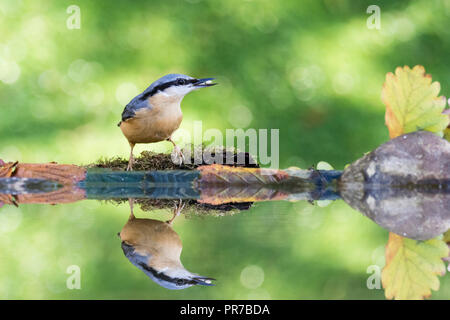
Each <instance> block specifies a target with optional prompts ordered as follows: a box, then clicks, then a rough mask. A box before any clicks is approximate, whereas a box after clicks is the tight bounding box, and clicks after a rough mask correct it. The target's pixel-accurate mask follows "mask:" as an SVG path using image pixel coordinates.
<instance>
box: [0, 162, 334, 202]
mask: <svg viewBox="0 0 450 320" xmlns="http://www.w3.org/2000/svg"><path fill="white" fill-rule="evenodd" d="M0 170H2V171H1V172H4V176H9V177H12V179H17V178H22V179H24V180H25V179H43V181H54V182H57V183H58V184H60V185H61V188H60V189H58V190H53V191H51V192H46V193H43V192H36V191H35V190H29V191H30V192H28V193H27V192H23V190H21V191H20V192H13V193H12V194H13V195H14V196H15V198H16V201H17V202H18V203H67V202H73V201H77V200H81V199H84V198H90V199H118V198H122V199H123V198H146V199H198V201H200V202H202V203H206V204H212V205H218V204H224V203H234V202H253V201H268V200H282V199H289V200H298V199H307V200H315V199H320V198H327V199H335V198H336V197H337V194H336V192H335V191H333V190H332V189H333V188H328V186H329V185H331V184H330V183H331V182H332V181H334V180H336V179H337V178H338V177H339V176H340V172H339V171H333V170H331V171H317V170H300V169H294V168H292V169H287V170H273V169H260V168H255V167H251V168H248V167H235V166H226V165H203V166H200V167H198V168H196V169H193V170H157V171H133V172H127V171H111V170H108V169H99V168H92V169H87V170H86V169H84V168H81V167H77V166H74V165H59V164H55V163H50V164H11V163H9V164H3V165H2V166H0ZM12 179H10V180H12ZM3 190H5V188H3ZM6 190H8V188H6ZM0 193H2V185H1V184H0ZM3 193H5V192H3ZM4 202H5V203H6V202H8V203H10V202H11V201H6V199H5V201H4Z"/></svg>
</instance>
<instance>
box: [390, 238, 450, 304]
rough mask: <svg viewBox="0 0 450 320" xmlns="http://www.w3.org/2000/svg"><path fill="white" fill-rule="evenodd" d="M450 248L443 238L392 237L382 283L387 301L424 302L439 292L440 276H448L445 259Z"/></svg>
mask: <svg viewBox="0 0 450 320" xmlns="http://www.w3.org/2000/svg"><path fill="white" fill-rule="evenodd" d="M448 254H449V248H448V246H447V244H446V243H445V242H444V241H443V240H441V239H431V240H427V241H417V240H412V239H407V238H403V237H401V236H398V235H396V234H394V233H390V234H389V241H388V244H387V245H386V266H385V267H384V269H383V272H382V283H383V287H384V288H385V295H386V298H388V299H393V298H395V299H398V300H403V299H408V300H409V299H416V300H417V299H423V298H426V297H429V296H430V295H431V289H432V290H438V289H439V279H438V277H437V276H438V275H443V274H444V273H445V264H444V262H443V261H442V258H444V257H447V256H448Z"/></svg>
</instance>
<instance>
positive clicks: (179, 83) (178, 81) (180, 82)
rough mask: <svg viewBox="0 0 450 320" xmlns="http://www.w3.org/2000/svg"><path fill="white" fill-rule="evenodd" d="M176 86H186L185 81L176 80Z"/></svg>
mask: <svg viewBox="0 0 450 320" xmlns="http://www.w3.org/2000/svg"><path fill="white" fill-rule="evenodd" d="M177 84H178V85H180V86H182V85H184V84H186V80H184V79H178V80H177Z"/></svg>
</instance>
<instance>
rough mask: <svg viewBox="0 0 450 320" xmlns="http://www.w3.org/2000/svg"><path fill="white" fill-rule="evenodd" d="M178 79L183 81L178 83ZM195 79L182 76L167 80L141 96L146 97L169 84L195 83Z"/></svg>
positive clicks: (169, 85)
mask: <svg viewBox="0 0 450 320" xmlns="http://www.w3.org/2000/svg"><path fill="white" fill-rule="evenodd" d="M180 80H183V82H184V83H180ZM197 81H198V80H197V79H184V78H178V79H176V80H173V81H169V82H166V83H162V84H160V85H158V86H156V87H154V88H153V89H152V90H151V91H149V92H146V93H145V94H143V96H142V98H144V99H146V98H148V97H151V96H153V95H154V94H155V93H157V92H158V91H163V90H165V89H167V88H169V87H171V86H176V85H186V84H189V83H195V82H197Z"/></svg>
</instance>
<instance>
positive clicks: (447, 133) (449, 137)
mask: <svg viewBox="0 0 450 320" xmlns="http://www.w3.org/2000/svg"><path fill="white" fill-rule="evenodd" d="M443 113H444V114H445V115H447V116H448V118H449V119H450V109H446V110H444V112H443ZM444 138H445V139H447V141H450V124H449V126H448V127H447V129H445V130H444Z"/></svg>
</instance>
